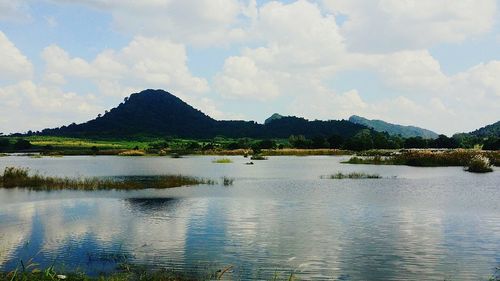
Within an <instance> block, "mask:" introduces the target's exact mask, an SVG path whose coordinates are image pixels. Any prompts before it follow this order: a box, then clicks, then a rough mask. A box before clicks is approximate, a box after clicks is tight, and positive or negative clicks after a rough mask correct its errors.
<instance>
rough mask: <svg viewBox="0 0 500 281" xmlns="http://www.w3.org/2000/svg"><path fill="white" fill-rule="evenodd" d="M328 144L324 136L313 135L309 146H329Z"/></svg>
mask: <svg viewBox="0 0 500 281" xmlns="http://www.w3.org/2000/svg"><path fill="white" fill-rule="evenodd" d="M329 147H330V144H329V143H328V141H327V140H326V138H325V137H324V136H315V137H313V138H312V140H311V148H329Z"/></svg>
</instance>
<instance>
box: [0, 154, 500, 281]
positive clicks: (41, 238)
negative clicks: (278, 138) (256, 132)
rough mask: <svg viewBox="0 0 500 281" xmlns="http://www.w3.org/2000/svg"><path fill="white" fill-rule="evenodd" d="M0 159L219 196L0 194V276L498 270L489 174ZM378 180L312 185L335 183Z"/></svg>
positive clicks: (499, 195) (413, 275)
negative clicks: (119, 268) (172, 183)
mask: <svg viewBox="0 0 500 281" xmlns="http://www.w3.org/2000/svg"><path fill="white" fill-rule="evenodd" d="M217 158H219V157H215V156H191V157H184V158H180V159H172V158H167V157H116V156H109V157H108V156H99V157H92V156H75V157H62V158H50V157H44V158H30V157H22V156H8V157H0V169H1V170H2V171H3V169H4V168H5V167H6V166H16V167H29V168H30V169H31V170H33V171H39V172H40V173H42V174H45V175H54V176H71V177H83V176H127V175H138V176H139V175H161V174H182V175H192V176H198V177H205V178H211V179H220V178H221V177H223V176H228V177H231V178H234V184H233V185H232V186H228V187H225V186H221V185H215V186H213V185H201V186H192V187H179V188H172V189H163V190H155V189H147V190H140V191H95V192H88V191H87V192H85V191H50V192H46V191H45V192H41V191H28V190H25V189H0V269H1V270H12V269H14V268H15V267H16V266H17V265H18V264H19V259H22V260H23V261H28V260H29V259H31V258H33V261H34V262H37V263H40V264H41V265H42V266H50V265H52V264H55V265H56V266H57V267H58V268H62V269H66V270H73V269H76V268H78V269H80V270H83V271H86V272H87V273H89V274H98V273H100V272H109V271H112V270H114V269H115V268H116V265H117V264H118V263H120V262H123V261H124V260H126V261H127V262H132V263H134V264H139V265H145V266H147V267H150V268H173V269H174V270H176V271H179V272H184V273H186V274H189V275H193V276H195V275H199V274H205V273H207V272H210V271H214V270H217V269H224V268H227V267H228V266H233V268H232V269H231V270H230V271H228V273H226V274H225V275H224V277H226V278H230V279H241V280H263V279H264V280H269V279H272V277H273V276H274V274H275V273H278V274H280V276H281V277H282V278H283V277H285V276H287V275H289V274H290V272H292V271H293V272H295V275H296V276H297V277H298V278H300V279H302V280H444V279H446V280H487V279H488V278H489V277H490V276H491V275H492V274H493V273H494V272H495V267H497V266H499V265H500V173H499V169H498V168H495V171H494V172H493V173H489V174H473V173H468V172H464V171H463V170H462V168H461V167H439V168H417V167H407V166H371V165H349V164H341V163H340V161H342V160H345V159H346V157H338V156H314V157H313V156H310V157H285V156H281V157H270V158H269V160H267V161H253V162H254V163H255V165H245V164H244V163H245V162H248V161H249V160H248V159H245V158H243V157H242V156H235V157H229V158H231V159H232V160H233V163H231V164H215V163H212V160H214V159H217ZM340 171H341V172H344V173H348V172H352V171H357V172H367V173H376V174H379V175H381V176H383V177H384V178H382V179H342V180H331V179H320V176H322V175H329V174H333V173H336V172H340Z"/></svg>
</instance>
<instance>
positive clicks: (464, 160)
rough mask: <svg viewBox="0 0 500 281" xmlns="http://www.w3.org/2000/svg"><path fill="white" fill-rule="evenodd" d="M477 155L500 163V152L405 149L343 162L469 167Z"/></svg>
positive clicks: (493, 162)
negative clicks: (389, 153)
mask: <svg viewBox="0 0 500 281" xmlns="http://www.w3.org/2000/svg"><path fill="white" fill-rule="evenodd" d="M476 156H481V157H485V158H487V159H488V161H489V162H490V163H491V164H493V165H499V164H500V152H499V151H490V152H484V151H480V150H467V149H455V150H403V151H401V152H399V153H397V154H393V155H391V156H381V155H375V156H368V157H358V156H354V157H351V158H350V159H349V160H348V161H345V162H343V163H348V164H373V165H408V166H417V167H443V166H462V167H468V166H469V163H470V162H471V161H472V159H473V158H474V157H476Z"/></svg>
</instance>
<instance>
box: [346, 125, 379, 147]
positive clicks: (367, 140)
mask: <svg viewBox="0 0 500 281" xmlns="http://www.w3.org/2000/svg"><path fill="white" fill-rule="evenodd" d="M345 147H346V148H347V149H349V150H354V151H361V150H369V149H372V148H373V140H372V136H371V133H370V130H368V129H364V130H361V131H360V132H359V133H357V134H356V135H354V136H353V137H352V138H350V139H348V140H347V141H346V144H345Z"/></svg>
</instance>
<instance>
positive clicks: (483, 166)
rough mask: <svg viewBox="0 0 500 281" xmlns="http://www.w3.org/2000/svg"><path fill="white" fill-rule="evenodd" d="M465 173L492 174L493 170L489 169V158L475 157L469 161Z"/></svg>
mask: <svg viewBox="0 0 500 281" xmlns="http://www.w3.org/2000/svg"><path fill="white" fill-rule="evenodd" d="M466 171H468V172H472V173H489V172H493V169H492V168H491V163H490V159H489V158H487V157H485V156H482V155H476V156H474V157H473V158H472V159H471V160H470V161H469V165H468V167H467V168H466Z"/></svg>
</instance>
